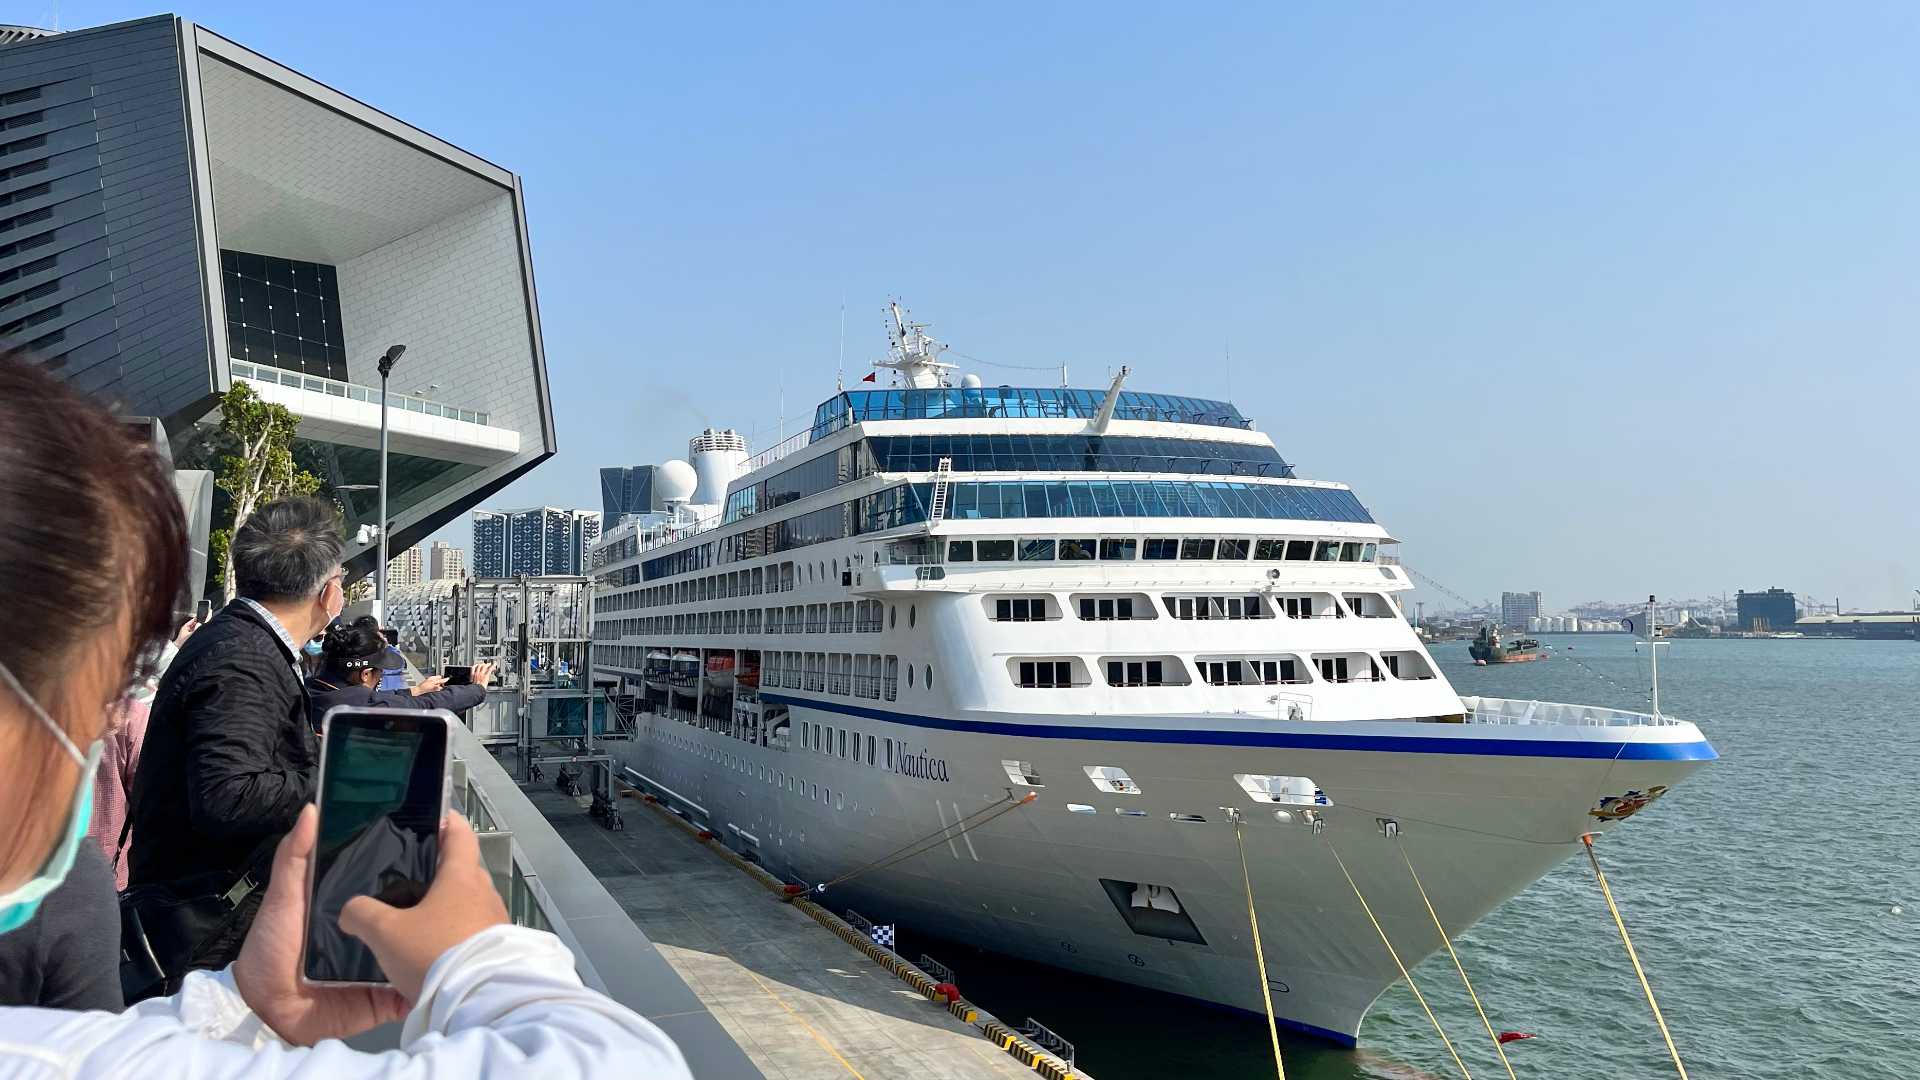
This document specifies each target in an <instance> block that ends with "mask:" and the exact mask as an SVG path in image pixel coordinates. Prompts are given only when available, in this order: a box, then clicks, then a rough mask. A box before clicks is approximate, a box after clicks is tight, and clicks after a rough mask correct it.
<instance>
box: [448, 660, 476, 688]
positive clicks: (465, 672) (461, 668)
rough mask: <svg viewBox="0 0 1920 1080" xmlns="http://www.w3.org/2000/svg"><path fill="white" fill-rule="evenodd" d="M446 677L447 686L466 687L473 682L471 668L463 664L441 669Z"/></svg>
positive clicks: (450, 665) (449, 665)
mask: <svg viewBox="0 0 1920 1080" xmlns="http://www.w3.org/2000/svg"><path fill="white" fill-rule="evenodd" d="M441 671H442V673H444V674H445V675H446V677H447V685H448V686H467V685H469V684H471V683H472V682H473V668H472V667H471V666H470V665H464V664H448V665H447V666H446V667H445V668H442V669H441Z"/></svg>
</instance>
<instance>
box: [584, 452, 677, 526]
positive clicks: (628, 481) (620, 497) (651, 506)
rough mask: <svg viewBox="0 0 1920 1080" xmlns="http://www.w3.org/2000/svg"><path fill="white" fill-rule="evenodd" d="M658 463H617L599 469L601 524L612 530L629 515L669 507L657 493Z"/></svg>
mask: <svg viewBox="0 0 1920 1080" xmlns="http://www.w3.org/2000/svg"><path fill="white" fill-rule="evenodd" d="M658 468H659V466H658V465H632V466H625V467H621V466H615V467H613V468H607V469H601V470H600V524H601V527H602V528H607V529H610V528H612V527H613V526H615V525H618V524H620V518H621V517H622V516H623V515H626V514H651V513H654V512H656V511H659V510H664V509H666V507H664V506H662V505H660V498H659V496H658V495H657V494H656V493H655V490H654V484H653V474H654V472H655V470H657V469H658Z"/></svg>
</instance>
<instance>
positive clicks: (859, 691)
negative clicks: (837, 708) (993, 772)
mask: <svg viewBox="0 0 1920 1080" xmlns="http://www.w3.org/2000/svg"><path fill="white" fill-rule="evenodd" d="M853 696H854V697H863V698H873V699H875V700H878V699H879V697H880V676H878V675H855V676H854V677H853Z"/></svg>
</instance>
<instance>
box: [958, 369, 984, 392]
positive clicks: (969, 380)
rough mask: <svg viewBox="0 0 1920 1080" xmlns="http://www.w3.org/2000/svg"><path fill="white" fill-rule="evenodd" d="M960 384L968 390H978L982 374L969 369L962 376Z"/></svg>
mask: <svg viewBox="0 0 1920 1080" xmlns="http://www.w3.org/2000/svg"><path fill="white" fill-rule="evenodd" d="M960 386H961V388H962V389H966V390H978V389H980V376H978V375H975V374H974V373H973V372H971V371H969V372H967V373H966V374H965V375H962V376H960Z"/></svg>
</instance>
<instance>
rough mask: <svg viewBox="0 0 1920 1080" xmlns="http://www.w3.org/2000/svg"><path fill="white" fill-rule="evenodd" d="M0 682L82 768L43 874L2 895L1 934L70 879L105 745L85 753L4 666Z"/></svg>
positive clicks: (15, 927) (16, 925) (27, 917)
mask: <svg viewBox="0 0 1920 1080" xmlns="http://www.w3.org/2000/svg"><path fill="white" fill-rule="evenodd" d="M0 682H4V683H5V684H6V686H7V688H8V689H10V690H12V691H13V694H14V696H15V697H17V698H19V699H20V702H21V704H23V705H25V706H26V707H27V710H28V711H29V712H31V713H33V715H34V716H35V717H36V718H38V719H39V721H40V722H41V723H42V724H45V725H46V726H47V730H48V731H51V732H53V737H54V738H56V739H58V740H60V746H61V748H62V749H64V750H66V752H67V756H68V757H71V758H72V759H73V761H74V764H76V765H79V766H80V781H79V783H77V784H75V785H74V791H73V801H72V803H71V805H70V806H69V807H68V809H67V831H66V833H65V835H63V836H61V838H60V842H59V843H58V844H55V845H54V848H53V851H52V852H51V853H49V854H48V855H47V861H46V862H45V863H44V864H42V865H41V867H40V872H39V873H37V874H35V875H34V876H33V877H32V878H30V879H28V880H27V881H26V882H25V883H23V884H21V885H20V887H18V888H16V889H10V890H8V891H7V892H5V893H0V934H4V933H6V932H7V931H9V930H18V929H19V928H20V927H22V926H25V925H26V924H27V922H28V921H30V920H31V919H32V918H33V916H34V914H35V913H36V912H38V911H39V910H40V901H42V900H44V899H46V896H47V894H48V893H50V892H52V891H53V890H55V889H57V888H59V887H60V883H61V882H63V881H65V880H66V879H67V872H68V871H70V870H72V869H73V859H74V856H75V855H77V854H78V853H79V851H80V842H81V841H82V840H85V839H86V836H87V825H88V824H89V823H91V821H92V820H93V778H94V775H95V774H96V773H97V772H99V769H100V753H101V751H102V750H103V749H105V744H104V743H102V742H101V741H100V740H99V739H95V740H94V741H93V745H92V747H90V748H89V749H88V752H87V753H85V754H82V753H81V752H80V748H79V747H77V746H75V745H73V740H72V739H69V738H67V733H66V732H64V731H62V730H60V725H59V724H56V723H54V722H53V717H51V716H48V715H47V711H46V710H45V709H43V708H41V707H40V703H39V702H37V701H35V700H33V698H32V697H31V696H30V695H28V693H27V691H26V688H25V687H23V686H21V685H20V680H18V679H16V678H14V677H13V672H11V671H9V670H7V666H6V665H5V664H0Z"/></svg>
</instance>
